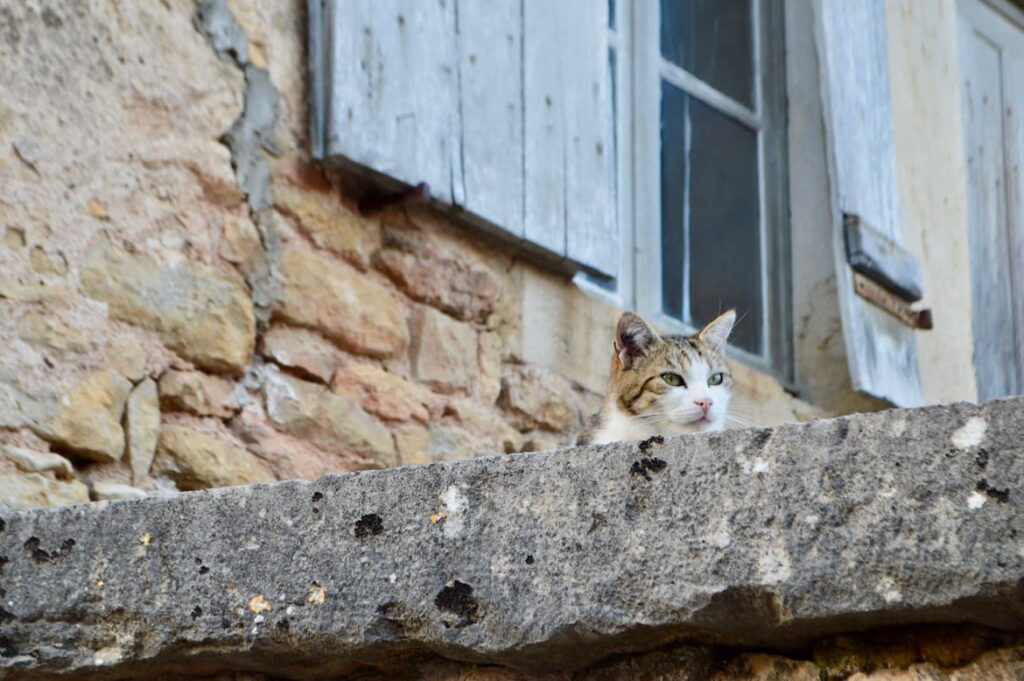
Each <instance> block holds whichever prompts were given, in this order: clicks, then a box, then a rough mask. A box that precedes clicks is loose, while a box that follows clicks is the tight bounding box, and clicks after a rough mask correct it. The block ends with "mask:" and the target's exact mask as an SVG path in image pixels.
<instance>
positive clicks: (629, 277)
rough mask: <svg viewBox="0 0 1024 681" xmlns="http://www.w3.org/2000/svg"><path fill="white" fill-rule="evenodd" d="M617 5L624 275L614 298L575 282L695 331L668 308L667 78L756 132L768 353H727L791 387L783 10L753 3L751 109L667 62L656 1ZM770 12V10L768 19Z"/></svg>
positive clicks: (585, 281) (590, 286)
mask: <svg viewBox="0 0 1024 681" xmlns="http://www.w3.org/2000/svg"><path fill="white" fill-rule="evenodd" d="M615 5H616V15H617V16H616V20H615V28H614V29H609V36H608V43H609V47H610V48H612V49H615V50H616V52H617V54H616V70H617V73H616V74H615V76H616V91H615V97H616V100H617V101H616V114H617V115H616V118H615V125H616V130H615V143H616V172H617V182H616V186H617V188H618V189H617V196H616V205H617V207H618V218H619V219H618V224H619V231H620V238H621V240H622V241H621V248H620V254H621V256H620V257H621V263H620V266H619V272H620V276H619V278H618V279H617V281H616V288H615V290H614V291H611V290H608V289H606V288H603V287H601V286H599V285H597V284H595V283H594V282H593V280H591V279H589V278H588V277H587V276H586V275H579V276H577V277H576V281H577V284H578V285H579V286H580V287H581V288H582V289H584V290H585V291H586V292H588V293H590V294H591V295H594V296H596V297H598V298H600V299H602V300H604V301H606V302H608V303H611V304H613V305H616V306H618V307H622V308H626V309H635V310H636V311H637V312H639V313H640V314H642V315H644V316H645V317H646V318H647V319H649V320H650V321H652V322H653V323H655V324H657V325H658V326H659V327H660V328H661V329H663V330H665V331H666V332H668V333H679V334H691V333H694V332H695V331H696V329H694V328H693V327H692V326H691V325H689V324H687V323H685V322H682V321H680V320H678V319H676V318H674V317H672V316H670V315H668V314H665V313H664V312H663V309H664V308H663V305H662V277H661V260H662V257H661V255H662V254H661V126H660V123H661V81H662V79H665V80H668V81H669V82H671V83H672V84H673V85H676V86H677V87H680V88H681V89H682V90H683V91H685V92H687V93H688V94H690V95H692V96H694V97H696V98H697V99H699V100H701V101H703V102H705V103H707V104H710V105H711V106H713V107H714V108H715V109H716V110H718V111H721V112H723V113H725V114H726V115H730V116H732V117H733V118H734V119H736V120H739V121H741V122H743V123H744V124H746V125H747V126H748V127H752V128H756V129H757V130H758V132H759V134H758V181H759V191H760V196H759V201H760V203H759V215H760V230H761V243H762V250H761V265H762V272H763V277H762V290H761V296H762V304H763V309H764V319H765V324H764V327H763V328H762V347H763V348H764V353H763V354H761V355H758V354H754V353H751V352H748V351H745V350H742V349H740V348H736V347H731V346H730V348H729V350H728V353H729V355H730V356H731V357H733V358H734V359H737V360H739V361H740V362H742V363H744V364H747V365H749V366H751V367H753V368H756V369H758V370H761V371H764V372H766V373H770V374H772V375H775V376H776V377H778V378H779V379H780V380H781V381H782V382H783V383H784V384H787V385H791V384H792V382H793V371H794V366H793V354H792V328H793V325H792V314H791V304H792V296H791V293H790V276H789V275H790V266H789V259H790V246H789V227H788V219H789V206H788V200H787V199H788V187H787V181H788V177H787V165H786V162H785V150H786V143H785V127H786V120H785V64H784V61H783V59H784V32H783V23H784V22H783V16H782V3H778V2H775V1H774V0H753V11H754V20H755V25H756V26H757V31H756V32H755V38H754V51H755V55H756V59H755V93H754V103H755V108H754V110H751V109H750V108H748V107H746V106H744V105H743V104H740V103H738V102H736V101H735V100H733V99H732V98H730V97H728V96H727V95H724V94H722V93H721V92H719V91H718V90H716V89H715V88H713V87H712V86H710V85H708V84H707V83H704V82H703V81H701V80H699V79H698V78H696V77H695V76H693V75H692V74H689V73H687V72H686V71H684V70H683V69H682V68H680V67H678V66H676V65H675V64H671V63H669V62H668V61H667V60H665V59H663V58H662V56H661V44H660V43H661V41H660V6H659V2H658V0H618V1H617V2H616V3H615ZM765 7H770V8H773V11H772V12H771V13H770V14H764V9H765ZM769 80H770V82H769ZM766 84H767V85H766ZM769 126H772V127H771V130H770V131H768V128H769ZM685 298H686V300H684V305H685V306H687V307H688V306H689V296H688V295H687V296H685ZM708 321H710V320H708Z"/></svg>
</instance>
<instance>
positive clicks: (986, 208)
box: [959, 0, 1024, 400]
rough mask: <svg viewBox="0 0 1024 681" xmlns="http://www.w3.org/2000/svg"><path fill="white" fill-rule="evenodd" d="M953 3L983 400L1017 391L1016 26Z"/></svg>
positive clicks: (1021, 213)
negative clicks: (957, 23) (956, 8)
mask: <svg viewBox="0 0 1024 681" xmlns="http://www.w3.org/2000/svg"><path fill="white" fill-rule="evenodd" d="M959 7H960V19H959V20H960V65H961V68H962V70H963V82H964V89H963V93H964V127H965V138H966V142H967V177H968V193H967V197H968V201H967V204H968V220H969V232H968V233H969V237H970V248H971V280H972V286H971V300H972V312H971V315H972V317H973V327H974V367H975V371H976V373H977V381H978V398H979V399H983V400H987V399H993V398H996V397H1005V396H1007V395H1019V394H1021V393H1022V392H1024V328H1022V323H1024V171H1022V168H1024V116H1021V113H1022V112H1024V29H1022V28H1021V26H1018V25H1016V24H1014V23H1011V21H1010V19H1009V18H1007V17H1005V16H1001V15H1000V14H999V13H998V12H997V11H996V10H995V9H994V8H993V7H991V6H989V5H988V4H986V3H983V2H981V1H980V0H961V1H960V3H959ZM1008 9H1009V11H1010V12H1011V14H1010V16H1015V17H1017V18H1019V19H1020V20H1021V21H1024V11H1014V10H1013V8H1008Z"/></svg>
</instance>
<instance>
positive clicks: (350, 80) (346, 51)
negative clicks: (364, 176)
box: [325, 0, 461, 202]
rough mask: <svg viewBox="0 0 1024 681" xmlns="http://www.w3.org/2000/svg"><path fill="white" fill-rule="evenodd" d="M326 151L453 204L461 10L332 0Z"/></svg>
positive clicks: (394, 1)
mask: <svg viewBox="0 0 1024 681" xmlns="http://www.w3.org/2000/svg"><path fill="white" fill-rule="evenodd" d="M325 9H326V10H327V14H328V17H327V18H328V21H330V22H331V23H330V26H331V27H332V30H333V44H332V45H331V47H330V50H331V54H332V65H333V67H334V68H333V69H332V71H331V73H330V76H329V82H328V92H329V97H330V101H329V104H328V107H327V108H328V132H327V139H326V149H325V151H326V153H327V155H329V156H344V157H346V158H349V159H351V160H353V161H355V162H357V163H360V164H363V165H366V166H369V167H371V168H373V169H374V170H376V171H379V172H381V173H384V174H386V175H390V176H392V177H394V178H396V179H398V180H401V181H402V182H405V183H407V184H417V183H419V182H424V181H425V182H427V183H429V184H430V189H431V193H432V194H433V196H435V197H436V198H438V199H440V200H442V201H446V202H451V201H452V200H453V193H452V192H453V177H454V176H458V177H459V178H460V179H459V182H460V184H461V167H460V164H459V147H458V137H457V111H458V98H457V83H456V78H457V75H456V67H457V65H456V52H455V5H454V3H453V2H451V1H449V0H344V1H341V0H330V1H329V2H328V3H327V6H326V7H325Z"/></svg>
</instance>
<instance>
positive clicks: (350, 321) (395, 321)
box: [277, 248, 409, 357]
mask: <svg viewBox="0 0 1024 681" xmlns="http://www.w3.org/2000/svg"><path fill="white" fill-rule="evenodd" d="M282 268H283V276H284V293H283V300H282V301H281V303H280V307H279V308H278V310H277V314H278V316H279V317H281V318H282V319H284V320H286V321H288V322H291V323H293V324H298V325H300V326H306V327H309V328H313V329H316V330H318V331H320V332H322V333H323V334H324V335H325V336H327V337H328V338H331V339H333V340H335V341H336V342H337V343H339V344H340V345H341V346H342V347H343V348H345V349H346V350H349V351H351V352H354V353H357V354H364V355H369V356H371V357H391V356H394V355H397V354H399V353H400V352H402V351H403V350H405V348H406V346H407V345H408V344H409V329H408V326H407V325H406V321H405V310H404V308H403V307H402V304H401V303H400V302H399V301H398V299H397V298H396V297H395V296H394V295H392V293H391V292H390V291H389V290H388V289H387V288H385V287H384V286H382V285H381V284H378V283H377V282H375V281H373V280H372V279H369V278H367V276H366V275H365V274H361V273H359V272H356V271H354V270H352V269H351V268H349V267H345V266H341V265H338V264H336V263H332V262H330V261H328V260H325V259H324V258H321V257H319V256H316V255H313V254H312V253H308V252H306V251H301V250H297V249H294V248H292V249H288V250H286V251H285V252H284V256H283V257H282Z"/></svg>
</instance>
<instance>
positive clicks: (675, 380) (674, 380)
mask: <svg viewBox="0 0 1024 681" xmlns="http://www.w3.org/2000/svg"><path fill="white" fill-rule="evenodd" d="M661 380H663V381H665V382H666V383H668V384H669V385H671V386H673V387H679V386H681V385H686V381H684V380H683V377H682V376H680V375H679V374H674V373H672V372H671V371H666V372H665V373H663V374H662V375H661Z"/></svg>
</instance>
